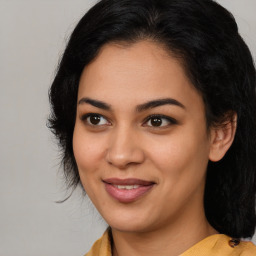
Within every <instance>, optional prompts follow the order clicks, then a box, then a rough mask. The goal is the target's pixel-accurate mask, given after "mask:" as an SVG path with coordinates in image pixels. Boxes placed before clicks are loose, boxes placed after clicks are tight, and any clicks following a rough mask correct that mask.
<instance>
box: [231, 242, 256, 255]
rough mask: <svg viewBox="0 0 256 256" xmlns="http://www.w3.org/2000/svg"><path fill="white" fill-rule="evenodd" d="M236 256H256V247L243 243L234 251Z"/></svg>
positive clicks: (249, 243)
mask: <svg viewBox="0 0 256 256" xmlns="http://www.w3.org/2000/svg"><path fill="white" fill-rule="evenodd" d="M236 255H239V256H256V246H255V245H254V244H253V243H252V242H247V241H241V242H240V244H239V245H238V246H237V247H236V248H235V250H234V256H236ZM232 256H233V254H232Z"/></svg>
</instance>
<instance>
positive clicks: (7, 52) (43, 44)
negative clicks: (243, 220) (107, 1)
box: [0, 0, 256, 256]
mask: <svg viewBox="0 0 256 256" xmlns="http://www.w3.org/2000/svg"><path fill="white" fill-rule="evenodd" d="M95 2H96V1H95V0H0V86H1V91H0V124H1V125H0V172H1V173H0V207H1V208H0V256H41V255H47V256H57V255H61V256H70V255H83V254H84V253H85V252H86V251H87V250H88V249H89V248H90V246H91V244H92V243H93V241H95V240H96V238H98V237H99V236H100V235H101V233H102V232H103V230H104V229H105V227H106V224H104V222H103V221H102V220H101V218H100V217H99V215H98V213H97V212H96V210H95V209H94V208H93V206H92V205H91V203H90V202H89V200H88V199H83V198H82V196H81V191H77V192H76V193H75V194H74V196H73V197H72V198H71V199H70V200H69V201H67V202H66V203H64V204H56V203H55V201H56V200H60V199H63V198H64V197H65V196H66V195H67V194H66V192H65V189H64V186H63V183H62V180H61V171H60V170H59V167H58V163H59V154H58V150H57V147H56V145H55V144H54V139H53V137H52V136H51V134H50V132H49V131H48V129H47V128H46V126H45V123H46V119H47V115H48V114H49V106H48V97H47V91H48V88H49V86H50V84H51V81H52V79H53V77H54V70H55V69H56V66H57V62H58V59H59V57H60V56H61V53H62V52H63V49H64V46H65V44H66V42H67V38H68V36H69V34H70V32H71V31H72V29H73V28H74V26H75V24H76V23H77V21H78V20H79V18H80V17H81V16H82V15H83V14H84V12H85V11H86V10H88V8H89V7H90V6H92V5H93V4H94V3H95ZM218 2H220V3H221V4H222V5H224V6H225V7H226V8H228V9H229V10H230V11H231V12H232V13H233V14H234V16H235V17H236V19H237V22H238V24H239V28H240V32H241V34H242V36H243V37H244V39H245V40H246V42H247V43H248V45H249V47H250V49H251V51H252V52H253V55H254V58H255V57H256V16H255V11H256V1H255V0H219V1H218ZM254 242H256V237H255V238H254Z"/></svg>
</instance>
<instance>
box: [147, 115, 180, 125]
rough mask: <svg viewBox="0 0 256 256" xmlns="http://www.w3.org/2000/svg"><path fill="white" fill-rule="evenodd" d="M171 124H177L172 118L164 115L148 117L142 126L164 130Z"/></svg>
mask: <svg viewBox="0 0 256 256" xmlns="http://www.w3.org/2000/svg"><path fill="white" fill-rule="evenodd" d="M172 124H177V121H176V120H175V119H173V118H172V117H168V116H164V115H152V116H150V117H148V119H147V120H146V122H145V123H144V126H149V127H155V128H158V127H159V128H164V127H168V126H170V125H172Z"/></svg>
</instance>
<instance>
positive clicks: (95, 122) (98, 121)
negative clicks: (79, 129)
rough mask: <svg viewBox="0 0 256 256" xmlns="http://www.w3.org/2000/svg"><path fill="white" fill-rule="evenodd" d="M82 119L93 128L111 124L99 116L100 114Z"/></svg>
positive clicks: (89, 115)
mask: <svg viewBox="0 0 256 256" xmlns="http://www.w3.org/2000/svg"><path fill="white" fill-rule="evenodd" d="M82 119H83V120H86V123H87V124H89V125H91V126H101V125H107V124H109V122H108V120H107V119H106V118H104V117H103V116H102V115H98V114H88V115H86V116H85V117H83V118H82Z"/></svg>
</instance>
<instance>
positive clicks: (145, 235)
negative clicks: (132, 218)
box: [112, 215, 217, 256]
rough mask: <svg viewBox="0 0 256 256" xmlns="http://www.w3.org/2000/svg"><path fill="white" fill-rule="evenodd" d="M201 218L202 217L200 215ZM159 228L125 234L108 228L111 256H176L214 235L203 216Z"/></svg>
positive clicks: (191, 216) (192, 216) (190, 217)
mask: <svg viewBox="0 0 256 256" xmlns="http://www.w3.org/2000/svg"><path fill="white" fill-rule="evenodd" d="M203 216H204V215H203ZM181 219H182V221H177V220H176V221H175V222H174V223H170V224H169V225H168V224H167V225H166V223H165V225H164V226H163V227H162V228H158V229H155V230H151V231H145V232H125V231H118V230H115V229H113V228H112V236H113V248H112V250H113V256H128V255H129V256H130V255H133V256H158V255H161V256H165V255H166V256H167V255H168V256H178V255H180V254H181V253H183V252H185V251H186V250H187V249H189V248H190V247H192V246H193V245H194V244H196V243H197V242H199V241H201V240H202V239H204V238H206V237H208V236H210V235H213V234H217V231H216V230H215V229H214V228H213V227H211V226H210V224H209V223H208V221H207V220H206V217H205V216H204V217H202V218H195V216H194V215H190V216H189V218H188V217H187V216H186V218H185V220H186V221H184V218H181Z"/></svg>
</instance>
